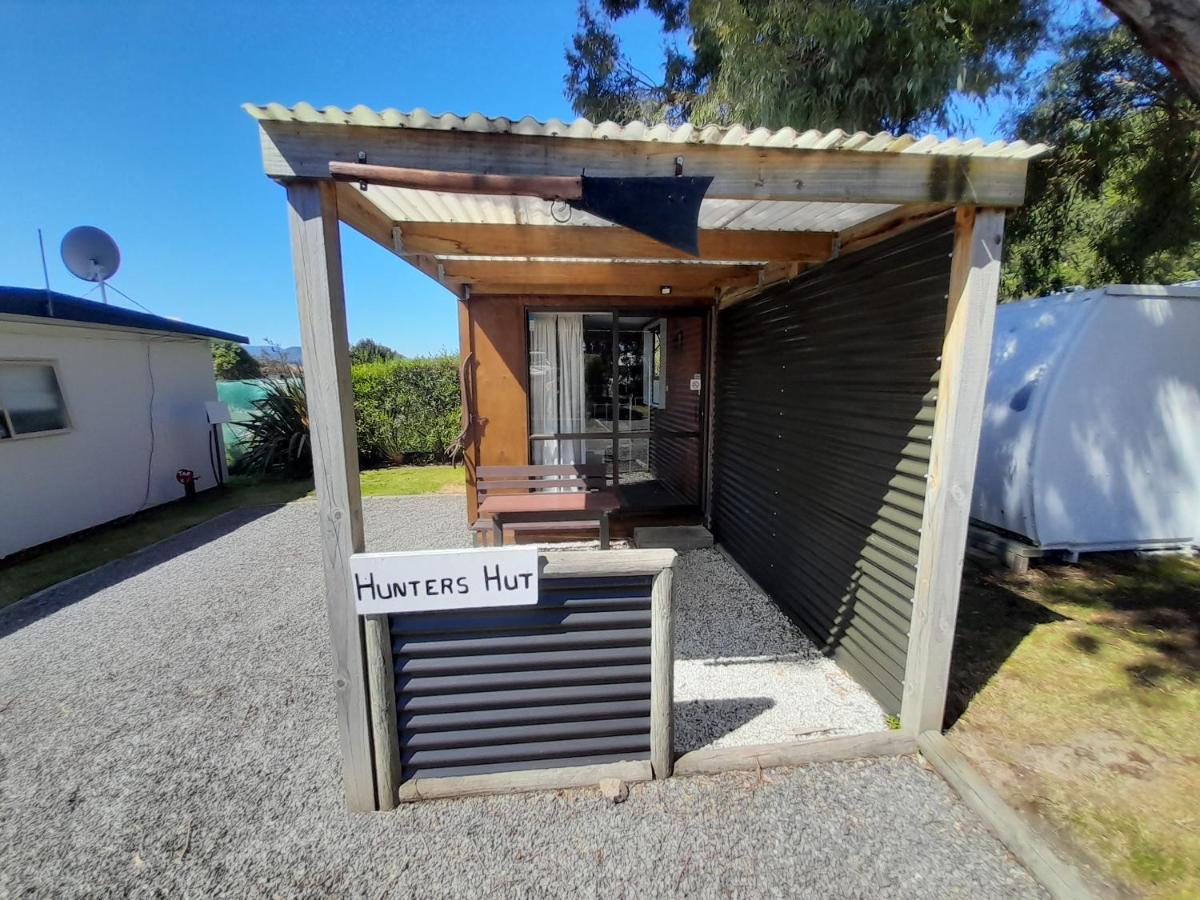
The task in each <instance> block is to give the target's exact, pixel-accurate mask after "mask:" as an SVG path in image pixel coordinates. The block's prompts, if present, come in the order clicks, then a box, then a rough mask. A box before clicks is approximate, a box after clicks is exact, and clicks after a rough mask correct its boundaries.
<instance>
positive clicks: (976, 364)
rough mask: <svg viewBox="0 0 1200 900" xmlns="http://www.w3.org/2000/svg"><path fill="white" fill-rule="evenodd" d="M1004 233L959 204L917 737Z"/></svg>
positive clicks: (958, 575)
mask: <svg viewBox="0 0 1200 900" xmlns="http://www.w3.org/2000/svg"><path fill="white" fill-rule="evenodd" d="M1003 239H1004V213H1003V212H1000V211H997V210H975V209H971V208H963V209H960V210H959V211H958V213H957V218H956V221H955V234H954V258H953V260H952V262H951V267H950V286H949V293H948V295H947V309H946V334H945V339H944V340H943V343H942V363H941V372H940V375H939V376H938V397H937V406H936V409H935V412H934V425H933V440H932V444H931V448H930V458H929V475H928V478H927V481H926V488H925V505H924V510H923V512H922V528H921V539H920V544H919V548H918V554H917V582H916V596H915V597H914V599H913V611H912V621H911V624H910V629H909V638H908V658H907V661H906V665H905V671H904V696H903V698H902V705H901V710H900V723H901V727H902V728H903V729H904V731H905V732H906V733H907V734H910V735H913V736H916V735H918V734H921V733H923V732H926V731H941V729H942V717H943V715H944V713H945V706H946V685H947V681H948V679H949V675H950V653H951V650H952V649H953V647H954V631H955V623H956V621H957V618H958V592H959V586H960V583H961V581H962V567H963V555H964V553H965V551H966V544H967V528H968V525H969V520H970V512H971V490H972V487H973V486H974V481H975V459H976V456H977V454H978V450H979V429H980V423H981V422H982V420H983V403H984V393H985V389H986V387H987V371H988V361H989V359H990V357H991V352H992V326H993V323H994V321H995V313H996V293H997V291H998V289H999V285H1000V251H1001V249H1002V244H1003Z"/></svg>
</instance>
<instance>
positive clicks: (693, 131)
mask: <svg viewBox="0 0 1200 900" xmlns="http://www.w3.org/2000/svg"><path fill="white" fill-rule="evenodd" d="M243 109H245V110H246V112H248V113H249V114H250V115H251V116H253V117H254V118H255V119H258V120H260V121H265V122H299V123H308V124H317V125H365V126H369V127H374V128H421V129H427V130H432V131H474V132H480V133H489V134H520V135H530V136H534V137H566V138H580V139H591V140H616V141H659V142H664V143H673V144H720V145H723V146H741V147H773V148H782V149H794V150H847V151H851V150H852V151H857V152H864V153H932V154H944V155H949V156H977V157H987V158H1005V157H1007V158H1010V159H1031V158H1033V157H1035V156H1040V155H1041V154H1043V153H1045V152H1046V151H1047V150H1048V149H1049V147H1047V146H1046V145H1045V144H1032V145H1031V144H1027V143H1026V142H1025V141H992V142H991V143H988V144H985V143H984V142H983V141H982V140H980V139H978V138H975V139H972V140H967V141H962V140H959V139H958V138H949V139H945V140H943V139H941V138H938V137H933V136H928V137H916V136H915V135H911V134H901V135H892V134H888V133H887V132H886V131H881V132H879V133H878V134H868V133H867V132H865V131H856V132H853V133H847V132H845V131H842V130H841V129H835V130H833V131H825V132H822V131H817V130H815V129H808V130H807V131H797V130H796V129H794V128H780V129H777V130H771V129H769V128H755V129H748V128H746V127H745V126H744V125H725V126H720V125H702V126H701V125H693V124H691V123H690V122H688V123H684V124H682V125H674V126H672V125H667V124H665V123H663V124H659V125H651V124H648V123H645V122H630V123H629V124H627V125H618V124H617V123H616V122H601V123H600V124H598V125H593V124H592V123H591V122H589V121H588V120H587V119H576V120H575V121H573V122H562V121H560V120H559V119H550V120H549V121H546V122H540V121H538V120H537V119H534V118H533V117H531V116H525V117H523V118H520V119H508V118H505V117H503V116H500V117H496V118H489V117H488V116H485V115H483V114H482V113H478V112H473V113H468V114H467V115H466V116H459V115H455V114H454V113H442V114H441V115H434V114H432V113H430V112H429V111H428V110H425V109H420V108H418V109H414V110H413V111H412V112H401V111H400V110H397V109H384V110H379V111H376V110H373V109H370V108H369V107H366V106H355V107H354V108H353V109H349V110H344V109H342V108H340V107H337V106H326V107H324V108H323V109H317V108H316V107H314V106H312V105H311V104H308V103H297V104H296V105H295V106H284V105H283V104H281V103H268V104H266V105H262V106H259V105H255V104H253V103H246V104H244V105H243Z"/></svg>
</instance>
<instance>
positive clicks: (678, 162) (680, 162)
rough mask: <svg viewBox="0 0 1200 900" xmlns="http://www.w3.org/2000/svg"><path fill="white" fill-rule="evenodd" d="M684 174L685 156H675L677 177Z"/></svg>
mask: <svg viewBox="0 0 1200 900" xmlns="http://www.w3.org/2000/svg"><path fill="white" fill-rule="evenodd" d="M682 174H683V157H682V156H677V157H675V177H676V178H678V177H679V176H680V175H682Z"/></svg>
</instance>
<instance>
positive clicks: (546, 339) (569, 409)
mask: <svg viewBox="0 0 1200 900" xmlns="http://www.w3.org/2000/svg"><path fill="white" fill-rule="evenodd" d="M704 322H705V320H704V317H703V314H691V313H683V314H680V313H653V314H651V313H645V312H638V313H624V312H591V313H589V312H583V313H580V312H557V311H544V312H542V311H538V312H531V313H530V314H529V433H530V458H531V460H532V461H533V463H534V464H535V465H566V464H573V463H591V464H602V465H604V467H605V470H606V472H607V474H608V480H609V483H610V484H611V485H612V486H613V487H615V488H617V489H618V490H619V492H620V496H621V501H622V508H624V509H635V510H658V509H677V508H689V509H690V508H695V507H699V506H700V504H701V493H700V491H701V477H700V474H701V467H702V441H703V437H702V433H703V411H704V403H703V396H704V393H703V391H704V385H703V383H702V382H703V379H702V375H701V373H702V372H703V371H704V365H703V364H704V348H705V333H704Z"/></svg>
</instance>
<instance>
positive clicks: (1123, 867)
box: [948, 554, 1200, 898]
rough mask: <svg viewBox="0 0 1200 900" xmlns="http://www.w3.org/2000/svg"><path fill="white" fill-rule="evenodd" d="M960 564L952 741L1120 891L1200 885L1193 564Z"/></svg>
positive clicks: (1198, 574) (1166, 893) (1126, 557)
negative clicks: (986, 568) (1000, 568)
mask: <svg viewBox="0 0 1200 900" xmlns="http://www.w3.org/2000/svg"><path fill="white" fill-rule="evenodd" d="M973 570H974V566H973V565H971V564H968V567H967V571H966V574H965V578H964V584H963V592H962V600H961V605H960V607H959V614H958V626H957V631H956V634H955V643H954V656H953V662H952V664H951V676H950V681H951V683H950V697H949V701H948V706H949V707H950V709H951V711H952V712H954V713H958V712H961V711H962V710H963V709H964V707H965V713H963V715H962V716H961V718H959V719H958V721H957V723H956V724H955V725H954V727H953V729H952V730H951V731H950V733H949V737H950V739H951V740H952V741H953V742H954V744H955V745H956V746H957V747H958V749H960V750H961V751H962V752H963V753H964V754H965V755H966V756H967V757H968V758H970V760H971V762H972V764H973V765H974V766H976V768H978V769H979V770H980V771H981V772H982V773H983V774H985V775H986V776H987V777H988V780H989V781H990V782H991V783H992V784H993V785H994V786H995V787H996V788H997V789H998V790H999V791H1000V792H1001V793H1002V794H1003V795H1004V798H1005V799H1006V800H1007V801H1008V802H1009V804H1010V805H1011V806H1013V807H1015V808H1018V809H1032V810H1036V812H1037V817H1038V819H1039V820H1041V821H1043V822H1045V823H1047V824H1048V825H1049V827H1050V829H1051V830H1052V833H1054V834H1057V835H1059V836H1061V837H1064V838H1069V839H1070V840H1071V842H1072V843H1075V844H1077V845H1079V847H1080V849H1081V850H1082V851H1083V852H1084V855H1085V856H1086V857H1090V858H1091V859H1092V860H1093V861H1094V862H1095V863H1098V864H1099V868H1100V870H1101V872H1102V874H1103V875H1104V876H1106V878H1107V879H1119V880H1120V881H1123V882H1124V883H1125V886H1126V887H1127V888H1128V889H1129V890H1128V891H1127V893H1128V894H1129V895H1130V896H1138V897H1162V898H1166V897H1179V898H1182V897H1197V896H1200V831H1198V830H1197V829H1196V827H1195V824H1196V822H1195V806H1196V804H1195V797H1196V796H1197V794H1198V792H1200V763H1198V761H1200V729H1197V728H1196V727H1195V723H1196V722H1197V721H1198V720H1200V563H1198V562H1197V561H1196V560H1195V559H1185V558H1180V557H1153V558H1142V559H1139V558H1137V557H1136V556H1134V555H1133V554H1094V555H1090V556H1085V557H1084V559H1083V560H1081V562H1080V563H1079V564H1078V565H1071V566H1067V565H1056V564H1054V563H1049V562H1045V563H1039V564H1038V565H1037V566H1036V567H1035V568H1032V569H1030V571H1029V572H1027V573H1025V574H1023V575H1012V574H993V573H983V572H977V571H973ZM968 703H969V705H967V704H968Z"/></svg>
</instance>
